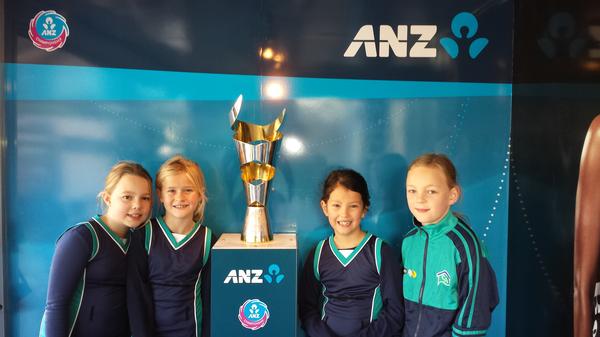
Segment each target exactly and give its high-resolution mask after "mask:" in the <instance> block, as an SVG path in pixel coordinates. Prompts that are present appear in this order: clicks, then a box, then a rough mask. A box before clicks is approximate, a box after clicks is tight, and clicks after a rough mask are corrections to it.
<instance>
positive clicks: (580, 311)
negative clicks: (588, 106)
mask: <svg viewBox="0 0 600 337" xmlns="http://www.w3.org/2000/svg"><path fill="white" fill-rule="evenodd" d="M599 186H600V115H598V116H596V118H594V120H593V121H592V124H591V125H590V128H589V130H588V133H587V135H586V138H585V143H584V145H583V151H582V153H581V165H580V167H579V182H578V184H577V198H576V203H575V251H574V261H573V262H574V263H573V267H574V270H573V288H574V289H573V290H574V291H573V336H574V337H583V336H586V337H587V336H591V333H592V310H593V304H592V298H593V290H594V282H595V280H596V277H597V276H598V263H599V258H598V257H599V255H600V249H599V247H598V242H600V211H599V208H600V188H599Z"/></svg>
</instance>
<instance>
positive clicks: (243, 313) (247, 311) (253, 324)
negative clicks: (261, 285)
mask: <svg viewBox="0 0 600 337" xmlns="http://www.w3.org/2000/svg"><path fill="white" fill-rule="evenodd" d="M269 316H270V314H269V308H267V305H266V304H265V303H264V302H262V301H261V300H258V299H252V300H247V301H246V302H244V304H242V306H241V307H240V312H239V314H238V319H239V320H240V323H242V326H243V327H244V328H246V329H250V330H258V329H260V328H262V327H263V326H265V325H266V324H267V321H268V320H269Z"/></svg>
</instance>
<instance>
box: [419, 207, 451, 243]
mask: <svg viewBox="0 0 600 337" xmlns="http://www.w3.org/2000/svg"><path fill="white" fill-rule="evenodd" d="M457 223H458V219H457V218H456V216H455V215H454V214H452V212H451V211H448V213H447V214H446V215H445V216H444V217H443V218H442V220H440V221H439V222H438V223H435V224H430V225H427V226H423V224H421V223H420V222H419V221H418V220H417V219H416V218H415V217H413V225H414V226H415V227H417V229H418V230H422V231H424V232H425V233H427V235H429V236H430V237H438V236H441V235H445V234H446V233H448V232H449V231H450V230H452V228H454V226H456V224H457Z"/></svg>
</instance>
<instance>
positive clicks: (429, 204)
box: [406, 166, 460, 225]
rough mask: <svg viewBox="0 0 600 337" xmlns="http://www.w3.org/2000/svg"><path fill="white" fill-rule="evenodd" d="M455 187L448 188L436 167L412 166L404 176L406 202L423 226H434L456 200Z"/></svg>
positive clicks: (458, 192)
mask: <svg viewBox="0 0 600 337" xmlns="http://www.w3.org/2000/svg"><path fill="white" fill-rule="evenodd" d="M459 195H460V191H459V189H458V187H457V186H449V185H448V179H447V178H446V176H445V175H444V171H443V170H442V169H441V168H439V167H437V166H414V167H412V168H411V169H410V170H409V171H408V174H407V175H406V200H407V201H408V208H409V209H410V212H411V213H412V214H413V215H414V217H415V218H416V219H417V220H418V221H419V222H420V223H421V224H423V225H429V224H435V223H438V222H440V220H442V219H443V218H444V216H446V214H447V213H448V211H449V210H450V206H452V205H453V204H454V203H456V201H457V200H458V196H459Z"/></svg>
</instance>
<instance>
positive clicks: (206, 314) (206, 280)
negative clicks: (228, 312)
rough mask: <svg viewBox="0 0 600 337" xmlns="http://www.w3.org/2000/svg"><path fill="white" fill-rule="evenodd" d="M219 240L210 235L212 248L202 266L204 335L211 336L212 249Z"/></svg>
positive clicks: (205, 336) (203, 336) (204, 336)
mask: <svg viewBox="0 0 600 337" xmlns="http://www.w3.org/2000/svg"><path fill="white" fill-rule="evenodd" d="M216 242H217V238H216V237H215V235H214V234H212V231H211V236H210V248H209V250H208V259H207V260H206V264H205V265H204V266H203V267H202V275H201V278H202V279H201V281H200V282H202V284H201V289H200V291H201V297H202V337H210V316H211V311H210V301H211V298H210V277H211V275H210V274H211V260H212V259H211V255H212V254H211V249H212V246H214V245H215V243H216Z"/></svg>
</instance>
